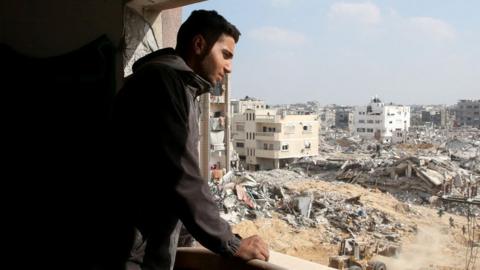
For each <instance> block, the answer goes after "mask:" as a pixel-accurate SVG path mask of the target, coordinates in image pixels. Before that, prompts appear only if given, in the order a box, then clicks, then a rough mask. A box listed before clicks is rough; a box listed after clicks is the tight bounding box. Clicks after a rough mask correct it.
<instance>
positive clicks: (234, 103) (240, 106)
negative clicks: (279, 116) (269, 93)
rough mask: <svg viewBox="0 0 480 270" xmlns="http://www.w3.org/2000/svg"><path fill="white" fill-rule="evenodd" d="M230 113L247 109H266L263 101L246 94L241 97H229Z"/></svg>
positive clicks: (242, 111) (234, 113)
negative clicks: (238, 98) (237, 98)
mask: <svg viewBox="0 0 480 270" xmlns="http://www.w3.org/2000/svg"><path fill="white" fill-rule="evenodd" d="M230 104H231V106H230V107H231V113H230V114H231V115H236V114H243V113H244V112H245V110H247V109H267V105H266V104H265V101H263V100H260V99H256V98H253V97H249V96H246V97H245V98H243V99H240V100H236V99H231V100H230Z"/></svg>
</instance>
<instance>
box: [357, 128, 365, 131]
mask: <svg viewBox="0 0 480 270" xmlns="http://www.w3.org/2000/svg"><path fill="white" fill-rule="evenodd" d="M357 132H365V129H364V128H357Z"/></svg>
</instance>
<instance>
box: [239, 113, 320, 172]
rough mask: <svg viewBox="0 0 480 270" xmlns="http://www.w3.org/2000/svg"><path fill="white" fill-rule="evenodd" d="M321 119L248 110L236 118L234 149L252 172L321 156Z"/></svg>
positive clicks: (312, 116)
mask: <svg viewBox="0 0 480 270" xmlns="http://www.w3.org/2000/svg"><path fill="white" fill-rule="evenodd" d="M318 129H319V125H318V116H317V115H288V114H286V113H283V114H277V110H269V109H247V110H246V111H245V113H244V114H239V115H236V116H234V117H233V125H232V134H233V146H234V148H235V150H236V152H237V153H238V154H239V156H240V159H241V160H242V162H243V163H244V166H245V168H247V169H249V170H269V169H277V168H282V167H285V166H286V165H287V164H289V163H291V162H292V161H293V160H295V159H297V158H301V157H308V156H315V155H317V154H318Z"/></svg>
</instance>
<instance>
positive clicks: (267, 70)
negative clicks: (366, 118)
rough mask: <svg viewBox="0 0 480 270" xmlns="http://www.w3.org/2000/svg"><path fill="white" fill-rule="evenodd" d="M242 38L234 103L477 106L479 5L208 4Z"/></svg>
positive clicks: (307, 0) (419, 1)
mask: <svg viewBox="0 0 480 270" xmlns="http://www.w3.org/2000/svg"><path fill="white" fill-rule="evenodd" d="M194 9H215V10H217V11H218V12H219V13H220V14H222V15H223V16H224V17H225V18H227V20H229V21H230V22H232V23H233V24H235V25H236V26H237V27H238V28H239V29H240V31H241V32H242V35H241V37H240V41H239V43H238V44H237V48H236V52H235V58H234V64H233V72H232V97H233V98H241V97H244V96H246V95H248V96H253V97H257V98H260V99H263V100H265V101H266V102H267V103H268V104H279V103H295V102H304V101H310V100H315V101H319V102H320V104H322V105H324V104H331V103H336V104H344V105H361V104H365V103H367V102H368V101H369V99H370V97H372V96H374V95H378V96H379V97H380V98H381V99H382V100H383V101H385V102H395V103H399V104H454V103H456V102H457V100H458V99H480V1H478V0H383V1H380V0H377V1H354V0H351V1H333V0H209V1H205V2H201V3H197V4H193V5H189V6H187V7H184V9H183V17H184V20H185V19H186V17H188V15H189V14H190V13H191V11H192V10H194Z"/></svg>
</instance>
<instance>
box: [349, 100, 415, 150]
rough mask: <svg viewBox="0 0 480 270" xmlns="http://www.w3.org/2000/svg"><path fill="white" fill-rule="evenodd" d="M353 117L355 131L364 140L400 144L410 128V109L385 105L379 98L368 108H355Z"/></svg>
mask: <svg viewBox="0 0 480 270" xmlns="http://www.w3.org/2000/svg"><path fill="white" fill-rule="evenodd" d="M353 115H354V123H353V131H354V132H355V133H356V134H358V135H360V136H361V137H364V138H371V139H374V138H375V139H378V140H383V141H385V142H399V141H403V140H404V138H406V132H407V131H408V128H409V127H410V107H408V106H403V105H394V104H389V105H385V104H384V103H382V102H381V101H380V99H379V98H377V97H375V98H372V100H371V101H370V103H369V104H368V105H367V106H357V107H355V110H354V113H353Z"/></svg>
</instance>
